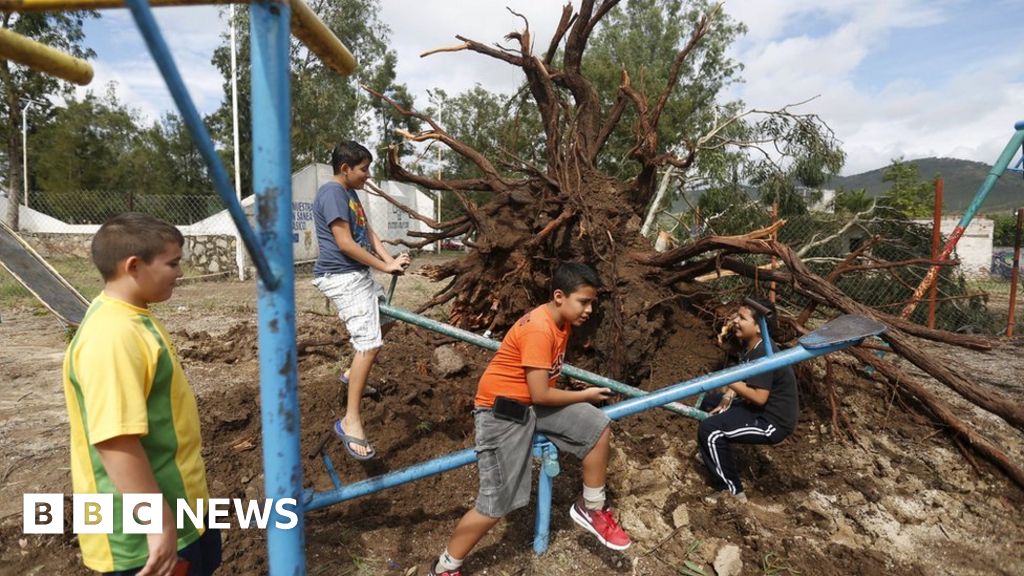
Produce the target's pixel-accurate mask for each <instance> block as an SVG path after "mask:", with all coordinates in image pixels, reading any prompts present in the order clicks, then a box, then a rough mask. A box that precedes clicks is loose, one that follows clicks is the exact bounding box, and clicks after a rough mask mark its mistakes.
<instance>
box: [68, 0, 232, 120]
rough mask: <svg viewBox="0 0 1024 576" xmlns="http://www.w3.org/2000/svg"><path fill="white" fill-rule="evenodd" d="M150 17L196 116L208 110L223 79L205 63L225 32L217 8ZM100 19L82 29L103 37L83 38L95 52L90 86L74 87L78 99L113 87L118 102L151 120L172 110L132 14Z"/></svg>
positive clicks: (161, 11) (107, 15)
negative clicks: (185, 89) (156, 25)
mask: <svg viewBox="0 0 1024 576" xmlns="http://www.w3.org/2000/svg"><path fill="white" fill-rule="evenodd" d="M154 14H155V15H156V20H157V23H158V25H159V26H160V29H161V32H162V34H163V37H164V41H165V42H166V43H167V45H168V47H169V48H170V51H171V54H172V56H173V59H174V61H175V63H176V64H177V67H178V71H179V73H180V74H181V75H182V78H183V79H184V82H185V86H186V87H187V88H188V91H189V94H190V95H191V97H192V101H193V102H194V103H195V104H196V106H197V107H198V108H199V110H200V112H201V113H208V112H210V111H212V110H213V109H215V108H216V107H217V105H218V104H219V103H220V101H221V100H222V99H223V98H224V95H223V92H222V87H221V84H222V82H223V79H222V77H221V75H220V72H219V71H218V70H217V69H216V68H215V67H214V66H213V65H212V64H211V63H210V60H211V58H212V56H213V51H214V49H215V48H216V47H217V46H218V45H219V44H220V42H221V38H220V35H221V34H222V33H225V32H226V31H227V25H226V21H222V20H221V18H220V15H219V9H218V8H214V7H210V6H204V7H189V8H182V7H175V8H161V9H157V10H154ZM101 16H102V19H101V21H100V22H94V23H90V28H87V29H88V30H100V31H102V36H101V37H97V36H87V37H86V43H87V44H88V45H90V46H93V47H95V49H96V51H97V58H96V59H95V60H94V61H93V63H92V64H93V69H94V71H95V77H94V79H93V82H92V84H90V85H89V86H86V87H80V88H78V89H77V91H76V92H77V94H78V95H79V96H81V95H82V94H84V93H85V92H86V91H87V90H92V91H94V92H100V93H102V92H103V91H105V90H106V89H107V88H106V87H107V85H108V84H109V83H110V82H114V83H116V86H115V91H116V93H117V96H118V98H119V99H120V100H121V101H122V102H125V103H126V104H128V105H129V106H132V107H133V108H135V109H137V110H139V112H140V113H141V114H142V115H143V116H144V117H145V118H146V119H148V120H150V121H152V120H156V119H158V118H159V117H160V116H161V115H162V114H163V113H164V112H167V111H176V110H177V108H176V107H175V105H174V101H173V100H172V99H171V94H170V92H169V91H168V89H167V84H166V82H165V81H164V78H163V76H162V75H161V74H160V71H159V70H158V68H157V66H156V62H155V61H154V60H153V57H152V56H151V55H150V52H149V49H148V48H147V47H146V45H145V41H144V40H143V38H142V35H141V33H140V32H139V30H138V28H137V27H136V26H135V21H134V19H133V18H132V16H131V13H130V12H129V11H127V10H105V11H103V12H102V14H101ZM96 24H100V25H99V26H97V25H96Z"/></svg>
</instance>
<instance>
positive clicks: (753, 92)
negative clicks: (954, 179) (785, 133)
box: [726, 0, 1024, 174]
mask: <svg viewBox="0 0 1024 576" xmlns="http://www.w3.org/2000/svg"><path fill="white" fill-rule="evenodd" d="M955 7H956V3H955V2H948V1H947V2H926V1H924V0H917V1H915V0H901V1H899V2H852V1H851V2H835V3H833V2H828V3H826V2H819V1H810V0H798V1H795V2H790V1H788V0H786V1H783V0H771V1H768V2H761V1H755V0H737V1H736V2H729V3H727V5H726V10H728V11H730V13H731V14H733V15H734V16H735V17H736V18H738V19H741V20H743V21H745V22H746V23H747V25H748V26H749V28H750V33H749V34H748V36H747V37H746V38H745V39H744V40H743V41H741V42H739V43H738V44H737V48H736V51H735V57H736V58H737V59H738V60H740V61H741V62H743V63H744V64H745V65H746V69H745V70H744V73H743V76H744V79H745V82H744V83H743V84H741V85H738V86H736V87H735V88H734V92H733V94H734V95H735V96H736V97H739V98H742V99H743V100H744V101H745V102H746V103H747V104H748V106H751V107H756V108H762V109H764V108H777V107H780V106H783V105H786V104H791V103H794V102H800V101H803V100H806V99H807V98H809V97H812V96H816V95H820V97H819V98H817V99H815V100H814V101H812V102H811V103H809V104H807V105H805V106H804V107H802V110H803V111H805V112H814V113H817V114H818V115H820V116H821V117H822V118H823V119H824V120H825V121H826V122H827V123H828V124H829V125H830V126H831V127H832V128H833V129H834V130H835V131H836V134H837V136H838V137H839V139H840V140H842V141H843V143H844V149H845V150H846V152H847V165H846V167H845V168H844V170H843V172H844V173H846V174H853V173H858V172H862V171H864V170H870V169H873V168H877V167H880V166H884V165H886V164H887V163H888V162H889V160H890V159H891V158H894V157H900V156H903V157H906V158H908V159H910V158H919V157H924V156H955V157H960V158H967V159H971V160H977V161H981V162H985V163H991V162H993V161H994V160H995V159H996V157H997V156H998V154H999V151H1000V150H1001V149H1002V147H1003V146H1004V145H1005V143H1006V141H1007V139H1008V138H1009V137H1010V135H1011V134H1012V123H1013V121H1014V119H1015V118H1016V117H1017V116H1019V115H1020V104H1019V103H1020V102H1021V101H1024V100H1022V99H1021V92H1022V90H1024V82H1022V81H1021V80H1024V79H1022V78H1021V77H1020V76H1019V72H1018V73H1017V74H1018V76H1017V79H1018V80H1017V81H1016V82H1014V81H1013V78H1014V75H1013V74H1012V73H1010V74H1008V71H1011V70H1016V71H1019V70H1021V69H1022V67H1024V66H1022V65H1024V59H1022V57H1021V56H1020V54H1019V53H1014V54H1010V55H1007V56H1001V55H1000V53H999V51H998V50H992V51H990V52H989V54H987V55H985V56H984V59H982V60H980V61H977V62H971V63H970V66H963V67H959V68H954V69H952V70H950V71H949V74H948V75H947V76H946V77H943V78H928V77H921V76H919V75H916V74H915V70H914V69H913V67H912V66H910V65H907V66H905V69H906V72H907V74H906V75H905V76H904V77H899V78H897V79H894V80H891V81H889V82H887V83H884V84H882V85H880V86H872V85H870V84H868V83H864V82H863V78H865V77H871V71H870V70H864V69H863V68H862V67H863V65H864V63H865V60H866V59H867V58H868V57H869V56H875V57H876V58H877V57H879V56H882V57H884V58H885V59H886V60H889V61H891V62H895V63H896V64H897V65H898V64H899V63H900V62H901V59H908V60H913V59H916V58H922V57H925V56H927V53H928V51H931V50H934V49H935V46H920V47H919V48H920V50H921V52H922V53H921V54H917V53H914V54H906V53H901V54H896V53H891V51H890V50H889V48H890V44H891V43H892V40H893V39H894V38H895V37H896V35H898V34H901V33H903V32H904V31H905V30H906V29H909V28H919V27H926V26H931V25H934V24H938V23H941V22H943V21H945V20H946V19H947V18H949V17H951V15H950V11H951V10H952V9H953V8H955ZM793 21H814V22H817V23H818V24H819V26H818V28H819V29H817V30H807V31H806V32H803V33H800V34H797V35H793V30H789V29H788V28H787V27H788V26H790V25H791V23H792V22H793ZM829 24H831V25H829ZM787 32H789V35H787V34H786V33H787ZM965 32H966V31H965ZM975 32H976V31H975ZM814 33H817V34H818V35H816V36H815V35H812V34H814ZM916 49H917V47H915V50H916ZM858 78H860V79H861V81H860V82H859V81H858Z"/></svg>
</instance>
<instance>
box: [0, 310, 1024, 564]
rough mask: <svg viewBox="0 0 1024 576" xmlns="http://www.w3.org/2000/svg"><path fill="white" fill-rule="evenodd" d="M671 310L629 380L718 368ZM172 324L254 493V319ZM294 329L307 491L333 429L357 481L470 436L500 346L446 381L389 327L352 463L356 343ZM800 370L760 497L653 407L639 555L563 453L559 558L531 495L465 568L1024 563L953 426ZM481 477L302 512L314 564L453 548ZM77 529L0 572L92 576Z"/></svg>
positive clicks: (645, 447)
mask: <svg viewBox="0 0 1024 576" xmlns="http://www.w3.org/2000/svg"><path fill="white" fill-rule="evenodd" d="M678 324H679V326H680V328H679V330H678V331H677V332H676V333H673V334H670V335H669V336H668V339H667V345H666V347H665V348H664V349H662V350H659V351H655V352H652V353H651V354H650V356H649V357H648V359H649V361H648V362H647V363H645V365H646V366H647V368H646V370H643V371H641V372H640V373H635V374H631V375H629V376H630V377H628V378H626V380H627V381H628V382H629V383H631V384H634V385H639V386H641V387H644V388H648V389H653V388H658V387H661V386H664V385H667V384H671V383H675V382H678V381H681V380H686V379H688V378H691V377H693V376H696V375H699V374H703V373H705V372H707V371H708V370H713V369H716V368H717V367H719V366H720V365H721V363H722V361H723V357H722V354H721V352H720V351H718V350H717V349H716V348H715V347H714V346H711V345H710V344H709V342H710V341H711V340H710V338H708V337H707V330H706V328H703V327H701V326H699V325H694V326H688V325H686V326H684V324H683V322H682V321H679V322H678ZM168 325H169V326H171V327H172V328H177V331H175V332H174V340H175V344H176V345H177V346H178V349H179V350H180V352H181V356H182V358H183V362H184V364H185V367H186V371H187V372H188V374H189V378H190V379H191V381H192V383H193V385H194V387H195V388H196V390H197V395H198V397H199V403H200V414H201V418H202V427H203V438H204V458H205V460H206V464H207V469H208V477H209V482H210V488H211V492H212V495H213V496H214V497H218V498H245V499H255V498H261V497H262V490H263V477H262V473H263V468H262V455H261V450H260V445H261V431H260V413H259V387H258V362H257V356H256V354H257V343H256V340H257V337H256V326H255V323H254V322H253V321H252V320H251V319H245V320H242V321H236V322H235V323H233V324H232V323H230V322H221V327H220V329H219V331H218V332H214V331H213V330H212V329H211V326H215V325H216V323H214V322H211V323H207V324H203V325H199V326H196V327H195V328H194V329H190V328H191V325H190V324H189V323H188V322H187V321H186V320H185V319H179V320H178V323H177V325H175V324H174V323H173V322H172V323H169V324H168ZM182 328H184V329H182ZM297 329H298V341H299V342H300V343H305V344H306V346H305V348H304V349H305V351H304V352H303V353H301V354H300V356H299V365H298V370H299V374H300V405H301V410H302V414H301V418H302V420H301V423H302V449H303V451H304V453H305V454H304V455H305V456H307V457H306V458H304V460H303V462H304V465H303V474H304V484H305V486H307V487H309V488H313V489H316V490H318V491H324V490H329V489H331V488H332V484H331V481H330V478H329V476H328V475H327V473H326V470H325V468H324V466H323V464H322V462H321V461H320V460H319V459H318V458H312V457H309V456H311V455H310V453H311V452H312V451H313V450H314V449H315V448H316V447H317V446H318V445H319V443H320V442H321V441H322V440H324V439H325V436H326V450H327V452H328V454H329V455H330V456H331V458H332V460H333V461H334V464H335V466H336V468H337V470H338V473H339V475H340V477H341V479H342V481H343V482H346V483H348V482H355V481H359V480H362V479H365V478H368V477H371V476H376V475H379V474H382V473H385V472H388V471H391V470H398V469H401V468H403V467H406V466H409V465H412V464H416V463H419V462H423V461H425V460H427V459H429V458H432V457H436V456H440V455H442V454H446V453H450V452H452V451H456V450H461V449H464V448H468V447H471V446H472V444H473V423H472V417H471V414H470V410H471V403H472V398H473V394H474V391H475V388H476V382H477V380H478V378H479V376H480V374H481V372H482V371H483V369H484V367H485V366H486V363H487V361H488V360H489V358H490V356H491V353H490V352H487V351H483V350H479V349H476V348H473V347H470V346H468V345H463V344H456V345H454V349H455V351H457V352H458V353H459V354H460V355H462V356H463V358H464V359H465V360H466V364H467V369H466V370H465V371H464V372H461V373H459V375H458V376H455V377H448V378H444V377H439V376H436V375H435V374H433V373H432V371H431V358H432V355H433V351H434V348H435V347H436V346H437V345H441V344H445V345H450V343H449V342H446V341H445V340H444V339H440V338H438V337H437V336H436V335H434V334H432V333H429V332H427V331H424V330H420V329H417V328H413V327H410V326H406V325H400V326H398V327H396V328H395V330H394V331H392V333H391V334H389V336H388V338H387V344H386V346H385V348H384V349H383V351H382V352H381V353H380V356H379V357H378V363H377V365H376V366H375V367H374V370H373V372H372V374H371V380H372V383H373V384H374V385H375V386H376V387H377V388H378V389H379V390H380V391H381V397H380V399H379V400H371V399H364V401H363V406H364V418H365V421H366V428H367V431H368V434H369V437H370V440H371V441H372V442H373V444H374V446H375V447H376V449H377V451H378V453H379V455H380V456H379V457H378V458H377V459H375V460H373V461H371V462H368V463H359V462H356V461H354V460H353V459H351V458H349V457H348V456H347V455H346V453H345V451H344V449H343V447H342V446H341V444H340V442H338V441H337V439H336V438H334V437H333V435H332V434H331V432H330V430H331V426H332V424H333V422H334V421H335V420H336V419H337V418H339V417H340V415H341V413H342V409H343V408H342V402H343V399H342V394H341V386H340V384H339V382H338V377H339V375H340V372H341V369H342V367H343V366H344V365H346V364H347V363H348V360H349V356H350V352H349V349H348V346H347V343H346V341H345V339H346V336H345V334H344V331H343V329H341V328H340V325H339V323H338V322H337V320H336V319H335V318H333V317H325V316H324V315H321V314H313V313H308V312H307V313H302V314H300V315H299V317H298V327H297ZM573 349H574V351H575V352H576V354H577V356H575V357H570V360H571V361H575V360H577V358H578V359H579V360H580V361H576V362H574V363H577V364H579V365H581V366H582V367H586V368H590V369H592V370H594V371H596V372H599V373H600V372H603V371H602V369H601V368H602V367H601V366H595V365H588V363H593V362H595V361H594V360H593V359H591V358H590V357H589V355H588V354H587V349H586V346H585V341H583V342H576V343H574V347H573ZM1015 353H1016V352H1014V351H1012V350H1009V349H1008V352H1007V354H1010V355H1008V356H1006V357H1005V358H999V359H989V360H988V362H990V363H993V364H996V363H999V362H1003V363H1005V365H1006V366H1007V367H1010V368H1012V366H1014V365H1015V364H1013V362H1019V360H1016V359H1015V358H1016V357H1014V356H1012V354H1015ZM800 373H801V374H802V378H801V399H802V413H801V421H800V425H799V427H798V430H797V432H796V433H795V434H794V435H793V436H792V437H790V438H789V439H787V440H786V441H785V442H783V443H782V444H781V445H779V446H776V447H771V448H765V447H741V448H740V449H739V451H738V455H739V462H740V465H741V474H742V475H743V477H744V481H745V483H746V484H747V491H748V495H749V496H750V499H751V501H750V503H748V504H747V505H737V504H735V503H730V502H722V503H719V504H716V505H708V504H705V503H704V502H703V501H702V499H701V498H702V496H704V495H705V494H706V493H707V488H706V477H705V474H706V472H705V471H704V470H703V469H702V468H701V467H700V466H699V465H698V464H696V463H695V462H694V459H693V453H694V452H695V442H694V438H695V436H696V423H695V422H693V421H691V420H688V419H685V418H682V417H679V416H677V415H675V414H672V413H670V412H667V411H663V410H655V411H652V412H647V413H644V414H641V415H638V416H634V417H630V418H628V419H626V420H624V421H621V422H617V423H615V424H614V427H613V431H614V437H613V441H612V444H613V455H612V462H611V465H610V466H611V470H610V475H609V489H610V492H611V496H612V502H613V503H614V505H615V506H616V508H617V510H618V514H619V517H620V519H621V522H622V523H623V525H624V526H625V527H626V529H627V530H628V531H629V532H630V533H631V535H632V536H633V540H634V545H633V547H632V548H631V549H630V550H628V551H626V552H624V553H616V552H612V551H609V550H606V549H604V548H602V547H601V546H599V545H598V544H596V543H595V542H594V541H593V539H592V537H590V536H588V535H586V534H585V533H583V532H582V531H580V530H579V529H578V528H576V527H575V525H574V524H573V523H572V521H571V520H570V519H569V518H568V514H567V513H566V510H567V508H568V506H569V505H570V503H571V502H572V501H573V499H574V498H575V497H576V495H577V493H578V490H579V485H580V481H581V480H580V471H579V466H578V464H577V463H576V462H575V461H574V459H573V458H572V457H569V456H565V457H563V458H562V473H561V475H560V476H559V477H558V478H557V480H556V482H555V491H554V506H555V509H554V511H553V515H552V525H551V546H550V549H549V551H548V553H547V554H545V555H544V556H541V557H536V556H534V555H533V553H532V551H531V543H532V539H533V514H534V509H533V506H530V507H527V508H525V509H522V510H518V511H516V512H514V513H513V514H511V515H510V516H509V517H508V518H507V519H505V521H503V522H502V523H500V524H499V525H498V527H497V528H496V529H495V530H494V531H493V532H492V533H491V534H490V535H489V536H488V537H487V538H485V540H484V541H483V542H481V544H480V546H479V547H478V548H477V550H475V551H474V554H473V555H472V556H471V557H470V559H469V560H468V561H467V563H466V569H467V571H468V573H470V574H485V573H486V574H523V575H526V574H537V575H540V574H543V575H545V576H563V575H564V576H570V575H571V576H578V575H579V574H595V575H604V574H623V575H625V574H630V575H634V574H644V575H649V576H669V575H672V576H678V575H679V574H690V573H695V572H693V571H692V567H697V568H699V569H700V570H703V573H704V574H715V573H716V572H715V569H714V567H713V565H714V564H715V562H716V558H719V557H720V556H721V557H722V558H724V557H726V556H727V555H728V552H729V551H732V552H733V553H735V552H736V551H738V556H735V557H733V560H734V561H735V560H738V561H739V562H742V568H740V570H739V572H738V573H739V574H741V575H755V574H756V575H761V574H775V575H780V576H781V575H788V574H798V573H799V574H805V575H811V574H815V575H817V574H879V575H881V574H886V575H919V574H928V575H931V574H951V575H952V574H957V575H960V574H979V575H980V574H985V575H989V574H1021V573H1024V559H1022V557H1021V555H1020V554H1019V550H1020V546H1021V545H1022V544H1024V518H1022V517H1021V515H1020V514H1019V510H1020V509H1021V507H1022V506H1024V497H1022V494H1021V492H1020V490H1019V489H1017V488H1016V487H1014V486H1013V485H1011V484H1009V483H1008V482H1007V481H1006V480H1005V479H1004V478H1003V477H1002V476H1000V475H998V474H994V473H993V470H992V469H991V468H989V467H988V466H987V465H986V464H984V463H977V464H972V463H971V462H969V461H968V460H966V459H965V458H963V456H962V455H961V453H960V452H958V451H957V448H956V447H955V445H954V444H952V443H951V442H950V441H949V439H948V438H946V437H945V435H944V434H943V433H942V431H936V430H935V429H934V427H933V425H932V424H931V423H930V421H928V420H927V419H925V418H924V417H921V416H917V415H915V414H914V412H913V411H912V410H907V409H905V408H906V407H902V406H900V405H899V403H900V402H901V400H900V399H899V397H898V396H894V395H893V393H892V391H891V390H890V389H889V388H887V387H883V385H882V384H880V383H877V382H874V381H873V380H871V379H869V378H867V377H865V376H864V375H863V373H862V372H860V371H854V370H851V369H845V368H844V369H834V370H833V371H832V379H833V380H832V381H830V382H826V381H825V380H824V374H825V370H824V368H823V367H822V366H821V365H820V362H818V363H815V362H811V363H807V364H805V365H804V368H803V369H802V370H801V371H800ZM830 390H831V391H830ZM833 393H834V398H833V397H832V394H833ZM833 399H834V400H835V401H836V406H837V409H838V410H839V412H840V413H841V414H842V415H843V416H844V417H845V420H841V421H840V423H841V426H842V427H841V429H836V428H835V427H834V426H835V425H834V424H833V418H832V400H833ZM894 403H895V404H896V405H897V406H896V407H895V408H894V407H893V404H894ZM56 456H59V455H55V457H56ZM60 460H61V461H63V460H62V457H61V459H60ZM55 461H56V460H55ZM975 465H976V466H977V468H975ZM476 489H477V478H476V468H475V467H473V466H469V467H464V468H460V469H458V470H455V471H452V472H449V473H446V474H444V475H441V476H435V477H431V478H428V479H424V480H420V481H417V482H414V483H410V484H406V485H404V486H401V487H398V488H395V489H392V490H388V491H385V492H380V493H377V494H373V495H370V496H367V497H363V498H359V499H356V500H353V501H350V502H346V503H343V504H340V505H336V506H332V507H329V508H326V509H322V510H317V511H314V512H311V513H309V514H307V515H306V519H305V529H306V554H307V570H308V572H309V573H310V574H351V575H356V574H360V575H363V574H366V575H369V574H373V575H395V576H402V575H405V574H407V573H409V572H408V571H409V570H410V569H411V568H413V567H414V566H417V565H421V566H422V564H423V563H424V562H425V561H427V560H428V559H429V558H431V557H432V556H434V555H435V554H437V553H438V552H439V551H440V550H442V549H443V547H444V544H445V542H446V540H447V538H448V536H449V534H450V531H451V530H452V528H453V526H454V525H455V522H456V521H457V520H458V518H459V517H460V516H461V515H462V514H463V513H464V512H465V511H466V510H467V509H468V508H469V507H471V506H472V505H473V501H474V498H475V495H476ZM22 491H24V490H22ZM68 509H70V506H69V507H68ZM70 532H71V530H70V526H68V528H67V530H66V534H65V535H61V536H24V535H22V534H21V525H20V518H18V517H16V516H9V517H7V518H5V519H4V521H3V522H2V523H0V566H2V567H0V573H3V574H8V573H9V574H19V575H20V574H52V573H63V574H68V575H75V574H86V573H87V572H86V571H85V570H84V569H83V568H82V566H81V564H80V558H79V557H78V554H77V543H76V541H75V538H74V536H73V535H71V533H70ZM224 539H225V546H224V558H225V563H224V567H223V569H222V571H221V572H220V573H223V574H239V575H255V574H263V573H266V571H267V559H266V548H265V541H264V534H263V532H261V531H258V530H239V529H232V530H227V531H225V532H224ZM686 569H690V570H691V572H686V571H685V570H686ZM421 573H422V572H421Z"/></svg>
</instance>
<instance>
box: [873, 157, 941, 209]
mask: <svg viewBox="0 0 1024 576" xmlns="http://www.w3.org/2000/svg"><path fill="white" fill-rule="evenodd" d="M882 181H883V182H888V183H889V184H890V186H889V190H888V191H887V192H886V193H885V194H883V195H882V197H881V199H880V200H879V202H878V204H879V205H880V206H884V207H886V208H889V209H891V210H894V211H896V212H899V213H900V214H903V215H904V216H906V217H908V218H923V217H927V216H930V215H931V214H932V211H933V210H934V206H935V193H934V189H935V184H934V181H932V182H928V181H925V180H921V176H920V172H919V170H918V167H917V164H914V163H913V162H904V161H903V159H902V158H894V159H893V160H892V163H891V164H889V167H888V168H886V169H885V172H884V173H883V174H882Z"/></svg>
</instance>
